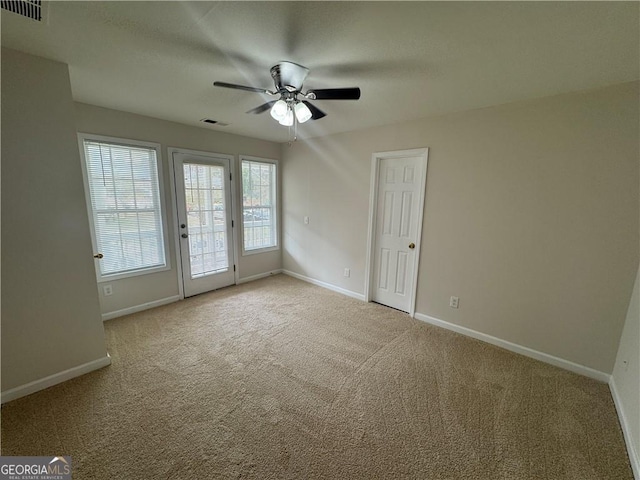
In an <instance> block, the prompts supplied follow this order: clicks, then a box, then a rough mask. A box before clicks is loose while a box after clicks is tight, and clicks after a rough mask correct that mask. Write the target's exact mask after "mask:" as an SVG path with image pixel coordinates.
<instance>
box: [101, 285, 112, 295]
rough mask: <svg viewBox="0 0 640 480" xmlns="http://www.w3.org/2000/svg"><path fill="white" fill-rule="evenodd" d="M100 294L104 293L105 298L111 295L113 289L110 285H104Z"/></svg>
mask: <svg viewBox="0 0 640 480" xmlns="http://www.w3.org/2000/svg"><path fill="white" fill-rule="evenodd" d="M102 293H104V296H105V297H108V296H109V295H112V294H113V288H111V285H104V286H103V287H102Z"/></svg>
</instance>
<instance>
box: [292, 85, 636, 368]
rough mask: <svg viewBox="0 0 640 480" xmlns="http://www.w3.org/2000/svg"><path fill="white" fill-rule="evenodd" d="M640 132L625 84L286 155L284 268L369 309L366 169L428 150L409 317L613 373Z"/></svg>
mask: <svg viewBox="0 0 640 480" xmlns="http://www.w3.org/2000/svg"><path fill="white" fill-rule="evenodd" d="M365 98H366V97H365V96H364V95H363V101H364V100H365ZM638 126H639V125H638V84H637V83H630V84H623V85H617V86H613V87H609V88H604V89H599V90H594V91H589V92H583V93H573V94H567V95H560V96H555V97H549V98H544V99H539V100H533V101H528V102H522V103H518V104H510V105H504V106H497V107H491V108H485V109H480V110H474V111H470V112H463V113H457V114H451V115H447V116H442V117H437V118H430V119H422V120H416V121H413V122H408V123H403V124H398V125H392V126H388V127H381V128H375V129H368V130H364V131H359V132H352V133H347V134H341V135H332V136H329V137H324V138H318V139H311V140H309V141H307V142H298V143H296V144H294V145H293V147H291V148H288V147H283V203H284V206H285V212H284V232H283V234H284V239H285V251H284V252H283V267H284V268H285V269H287V270H291V271H293V272H296V273H300V274H303V275H307V276H309V277H312V278H315V279H317V280H321V281H324V282H327V283H330V284H333V285H336V286H338V287H341V288H344V289H347V290H351V291H353V292H356V293H361V294H362V293H364V271H365V262H366V258H365V257H366V246H367V228H368V227H367V223H368V208H369V180H370V168H371V167H370V165H371V155H372V153H373V152H377V151H389V150H401V149H410V148H419V147H429V148H430V152H429V166H428V178H427V193H426V204H425V221H424V227H423V236H422V258H421V261H420V268H419V278H418V296H417V312H419V313H422V314H426V315H430V316H432V317H436V318H439V319H441V320H445V321H447V322H451V323H454V324H457V325H460V326H463V327H467V328H470V329H473V330H476V331H479V332H482V333H485V334H488V335H492V336H495V337H498V338H501V339H503V340H507V341H509V342H513V343H516V344H519V345H522V346H526V347H529V348H532V349H534V350H538V351H540V352H544V353H547V354H550V355H554V356H557V357H560V358H562V359H565V360H569V361H572V362H575V363H578V364H581V365H584V366H587V367H590V368H593V369H596V370H599V371H602V372H606V373H610V372H611V371H612V369H613V364H614V361H615V357H616V352H617V348H618V340H619V338H620V333H621V331H622V327H623V324H624V319H625V314H626V306H627V305H628V299H629V297H630V294H631V289H632V287H633V279H634V277H635V274H636V269H637V265H638V205H639V203H638V201H639V196H638V190H639V188H638V182H637V178H638ZM305 215H308V216H309V217H310V223H309V225H304V224H303V217H304V216H305ZM345 267H349V268H351V277H350V278H345V277H343V275H342V272H343V269H344V268H345ZM451 295H456V296H459V297H460V308H459V309H457V310H454V309H451V308H449V307H448V301H449V297H450V296H451Z"/></svg>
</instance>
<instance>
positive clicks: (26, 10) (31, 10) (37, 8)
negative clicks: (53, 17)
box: [0, 0, 42, 22]
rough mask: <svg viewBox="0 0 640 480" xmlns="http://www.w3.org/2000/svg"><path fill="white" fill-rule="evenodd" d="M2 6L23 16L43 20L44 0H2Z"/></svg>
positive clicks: (0, 4)
mask: <svg viewBox="0 0 640 480" xmlns="http://www.w3.org/2000/svg"><path fill="white" fill-rule="evenodd" d="M0 6H1V7H2V8H4V9H5V10H9V11H10V12H13V13H17V14H18V15H22V16H23V17H27V18H30V19H32V20H37V21H38V22H41V21H42V0H2V1H1V2H0Z"/></svg>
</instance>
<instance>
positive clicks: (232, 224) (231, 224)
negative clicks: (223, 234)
mask: <svg viewBox="0 0 640 480" xmlns="http://www.w3.org/2000/svg"><path fill="white" fill-rule="evenodd" d="M231 228H233V220H231Z"/></svg>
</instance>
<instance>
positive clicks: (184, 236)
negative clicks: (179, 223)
mask: <svg viewBox="0 0 640 480" xmlns="http://www.w3.org/2000/svg"><path fill="white" fill-rule="evenodd" d="M180 236H181V237H182V238H187V237H188V236H189V235H187V234H186V233H183V234H182V235H180Z"/></svg>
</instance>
